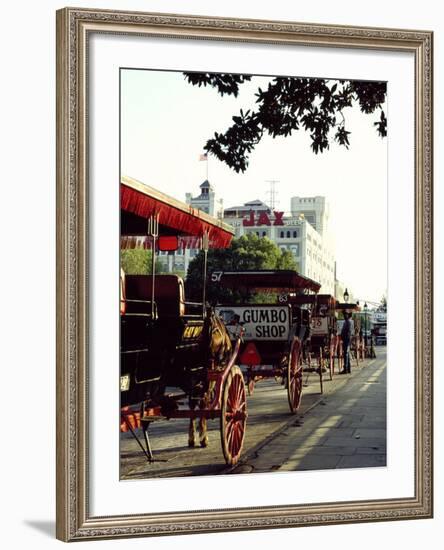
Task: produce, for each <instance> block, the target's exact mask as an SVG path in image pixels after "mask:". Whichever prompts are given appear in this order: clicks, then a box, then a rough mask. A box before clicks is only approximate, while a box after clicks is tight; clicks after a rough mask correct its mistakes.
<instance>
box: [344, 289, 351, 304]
mask: <svg viewBox="0 0 444 550" xmlns="http://www.w3.org/2000/svg"><path fill="white" fill-rule="evenodd" d="M349 297H350V295H349V293H348V290H347V289H345V291H344V302H348V299H349Z"/></svg>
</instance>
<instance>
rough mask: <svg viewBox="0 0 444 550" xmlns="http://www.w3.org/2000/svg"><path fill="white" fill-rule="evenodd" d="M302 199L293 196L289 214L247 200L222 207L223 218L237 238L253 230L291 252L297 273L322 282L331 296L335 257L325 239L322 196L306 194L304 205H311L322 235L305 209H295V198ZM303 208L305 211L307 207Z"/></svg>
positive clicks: (325, 222)
mask: <svg viewBox="0 0 444 550" xmlns="http://www.w3.org/2000/svg"><path fill="white" fill-rule="evenodd" d="M294 199H296V200H294ZM319 199H321V201H319ZM303 200H304V199H302V198H301V197H294V198H293V199H292V205H294V210H293V209H292V213H291V214H290V215H285V214H284V212H277V211H276V212H272V211H271V209H270V207H269V206H268V205H267V204H265V203H263V202H262V201H259V200H255V201H251V202H247V203H245V204H243V205H241V206H233V207H231V208H227V209H225V210H224V218H223V221H224V222H225V223H228V224H231V225H232V226H233V227H234V230H235V236H236V237H240V236H242V235H247V234H248V233H256V235H257V236H258V237H267V238H269V239H270V240H271V241H273V242H274V243H275V244H276V245H277V246H278V247H279V248H280V249H281V250H288V251H290V252H291V253H292V254H293V257H294V259H295V261H296V263H297V265H298V268H299V271H300V273H301V274H302V275H305V276H307V277H310V278H311V279H314V280H316V281H318V282H319V283H321V285H322V288H321V292H322V293H325V294H332V295H333V294H334V291H335V260H334V254H333V251H332V249H331V246H330V244H329V239H327V232H326V228H327V225H328V224H327V220H328V214H327V212H328V210H327V209H326V203H325V198H324V197H307V201H309V202H307V204H310V205H311V210H310V213H311V212H312V211H313V212H315V216H314V218H313V221H314V222H315V223H316V222H317V223H318V227H321V228H322V231H323V233H324V235H323V234H321V233H319V232H318V231H316V229H315V228H314V227H313V225H312V224H311V223H309V222H308V220H307V218H306V217H305V212H304V211H302V212H301V211H298V209H297V204H298V202H297V201H303ZM314 207H315V210H313V208H314ZM306 211H307V212H308V209H307V210H306ZM310 213H308V215H309V216H310V215H311V214H310Z"/></svg>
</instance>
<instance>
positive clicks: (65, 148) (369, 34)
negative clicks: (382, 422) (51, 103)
mask: <svg viewBox="0 0 444 550" xmlns="http://www.w3.org/2000/svg"><path fill="white" fill-rule="evenodd" d="M93 33H105V34H110V35H113V34H115V35H122V36H131V35H133V36H150V37H153V36H154V37H159V36H160V37H162V36H163V37H173V38H185V39H188V40H196V41H198V40H219V41H227V42H245V43H248V42H252V43H261V44H287V45H295V46H296V45H298V46H301V45H303V46H308V47H317V48H323V47H329V48H345V49H347V48H348V49H360V50H368V51H372V50H378V51H389V52H404V53H410V54H412V55H413V56H414V63H415V89H414V98H415V105H414V111H415V113H414V120H415V129H414V131H415V137H414V143H415V152H414V157H415V168H414V169H415V174H414V182H415V183H414V185H415V189H414V209H415V212H414V227H415V239H414V246H415V251H414V258H415V266H414V268H415V273H414V279H415V289H414V291H415V292H414V312H412V315H414V318H415V321H414V326H415V334H414V340H415V342H414V349H415V353H414V368H415V372H414V380H415V382H414V393H415V398H414V403H415V410H414V430H415V435H414V441H415V449H414V453H415V456H414V463H415V468H414V481H413V483H414V496H413V497H408V498H404V497H403V498H398V497H396V496H394V497H393V498H390V499H383V500H358V501H349V502H325V503H308V504H297V505H296V504H294V505H288V504H285V505H273V506H266V507H246V508H243V507H241V508H239V507H233V508H224V509H218V510H210V509H206V510H196V511H191V510H189V511H180V512H169V511H167V510H159V511H158V512H156V513H143V512H141V513H140V514H122V515H112V516H104V517H103V516H94V515H92V514H91V512H90V496H89V483H90V472H89V468H88V465H89V457H88V437H89V424H88V417H89V406H88V357H89V355H88V354H89V332H88V330H89V328H88V322H89V321H88V320H89V316H88V311H89V285H88V283H89V278H88V273H89V272H88V261H89V254H90V252H89V230H88V227H89V225H88V220H89V218H90V217H91V216H94V210H93V208H92V205H90V203H89V201H88V191H89V171H88V162H89V157H88V139H89V125H88V124H89V122H88V74H87V71H88V43H89V39H90V36H91V35H92V34H93ZM432 52H433V33H432V32H429V31H416V30H398V29H380V28H366V27H349V26H344V27H342V26H334V25H315V24H306V23H289V22H278V21H255V20H236V19H228V18H214V17H198V16H187V15H168V14H149V13H134V12H124V11H121V12H117V11H101V10H93V9H91V10H90V9H78V8H65V9H62V10H59V11H58V12H57V412H56V416H57V521H56V525H57V538H59V539H60V540H63V541H73V540H86V539H99V538H118V537H131V536H150V535H169V534H186V533H204V532H220V531H234V530H246V529H265V528H284V527H298V526H306V525H320V524H338V523H350V522H368V521H384V520H402V519H417V518H430V517H432V513H433V489H432V483H433V464H432V409H433V406H432V389H433V372H432V333H433V311H432V300H433V280H432V271H433V269H432V262H433V255H432V242H433V237H432V234H433V229H432V221H433V220H432V216H433V203H432V176H433V164H432V163H433V158H432V138H433V136H432ZM412 300H413V297H412Z"/></svg>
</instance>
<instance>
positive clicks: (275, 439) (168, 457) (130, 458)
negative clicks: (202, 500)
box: [120, 347, 386, 479]
mask: <svg viewBox="0 0 444 550" xmlns="http://www.w3.org/2000/svg"><path fill="white" fill-rule="evenodd" d="M376 353H377V358H376V359H366V360H365V361H364V362H361V363H360V366H359V367H356V361H353V363H352V373H351V375H336V376H335V377H334V378H333V380H332V381H329V380H328V375H327V374H326V375H324V393H323V394H320V386H319V376H318V375H317V374H315V373H313V372H312V373H304V388H303V397H302V403H301V406H300V409H299V411H298V413H297V414H296V415H290V413H289V408H288V402H287V393H286V390H285V389H284V387H283V386H282V385H279V384H278V383H277V382H276V381H275V380H274V379H268V380H263V381H260V382H259V383H258V384H257V385H256V388H255V391H254V393H253V395H252V396H250V397H249V398H248V415H249V416H248V420H247V430H246V438H245V442H244V449H243V453H242V458H241V461H240V462H239V463H238V464H237V465H236V466H235V467H234V468H233V467H227V466H226V464H225V462H224V459H223V456H222V451H221V446H220V434H219V419H216V420H212V421H209V422H208V431H209V440H210V443H209V446H208V447H207V448H200V447H195V448H191V449H190V448H188V425H189V421H188V420H182V419H179V420H177V419H175V420H170V421H168V420H161V421H158V422H154V423H153V424H152V425H151V427H150V432H149V433H150V439H151V445H152V449H153V452H154V456H155V459H156V462H154V463H152V464H149V463H148V462H147V461H146V459H145V457H144V455H143V454H142V453H141V451H140V448H139V447H138V445H137V442H136V441H135V440H134V438H133V437H132V436H131V434H130V433H122V434H121V440H120V441H121V479H143V478H153V477H154V478H159V477H182V476H193V475H215V474H227V473H254V472H265V471H276V470H282V471H283V470H316V469H327V468H357V467H373V466H385V465H386V348H385V347H377V348H376ZM196 424H197V422H196Z"/></svg>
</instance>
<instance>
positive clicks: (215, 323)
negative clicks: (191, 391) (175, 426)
mask: <svg viewBox="0 0 444 550" xmlns="http://www.w3.org/2000/svg"><path fill="white" fill-rule="evenodd" d="M205 329H206V330H205V331H204V338H203V346H204V347H205V348H206V349H205V350H204V352H205V353H206V354H207V362H208V368H209V370H212V369H216V370H217V368H218V367H223V366H225V365H226V364H227V362H228V361H229V358H230V356H231V354H232V351H233V345H232V343H231V339H230V335H229V333H228V331H227V329H226V328H225V325H224V323H223V321H222V320H221V319H220V317H219V316H218V315H216V314H215V312H214V310H210V311H208V313H207V318H206V326H205ZM214 384H215V383H214V382H210V383H209V384H208V386H207V388H206V391H204V393H203V395H202V396H201V399H200V401H199V408H200V409H205V408H207V407H208V405H209V402H210V397H211V394H212V392H213V390H214ZM195 406H196V400H195V399H192V396H190V409H191V410H194V408H195ZM195 431H196V428H195V422H194V418H190V425H189V429H188V446H189V447H194V446H195V445H196V439H195ZM199 442H200V446H201V447H207V446H208V426H207V419H206V418H205V417H200V418H199Z"/></svg>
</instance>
